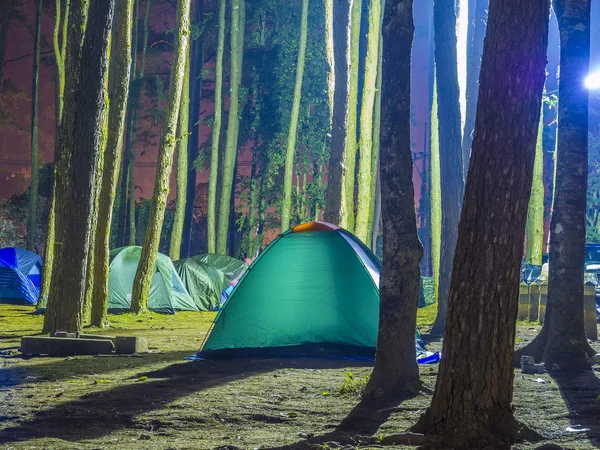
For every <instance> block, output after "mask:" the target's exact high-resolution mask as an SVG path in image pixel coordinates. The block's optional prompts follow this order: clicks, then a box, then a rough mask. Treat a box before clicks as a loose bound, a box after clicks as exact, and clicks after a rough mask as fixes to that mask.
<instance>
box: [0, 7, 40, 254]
mask: <svg viewBox="0 0 600 450" xmlns="http://www.w3.org/2000/svg"><path fill="white" fill-rule="evenodd" d="M8 3H10V2H8ZM41 16H42V0H38V1H37V2H36V9H35V35H34V38H33V78H32V82H31V188H30V189H29V214H28V217H27V250H29V251H32V252H33V251H35V231H36V228H37V200H38V186H39V182H40V171H39V167H38V155H39V153H38V87H39V78H40V36H41V20H40V19H41ZM0 64H1V62H0Z"/></svg>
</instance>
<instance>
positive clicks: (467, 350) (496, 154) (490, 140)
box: [415, 0, 550, 449]
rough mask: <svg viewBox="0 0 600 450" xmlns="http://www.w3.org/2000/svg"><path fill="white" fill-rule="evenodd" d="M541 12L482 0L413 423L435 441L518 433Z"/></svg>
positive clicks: (480, 441) (515, 0) (525, 2)
mask: <svg viewBox="0 0 600 450" xmlns="http://www.w3.org/2000/svg"><path fill="white" fill-rule="evenodd" d="M549 13H550V11H549V2H548V1H537V2H531V1H530V0H490V12H489V21H488V29H487V36H486V40H485V43H484V49H483V59H482V64H481V75H480V90H479V93H480V95H479V103H478V107H477V119H476V124H475V134H474V139H473V151H472V153H471V164H470V167H469V176H468V178H467V188H466V193H465V202H464V207H463V210H462V217H461V222H460V229H459V235H458V245H457V247H456V254H455V257H454V265H453V268H452V284H451V288H450V298H449V302H448V305H449V310H448V326H447V327H446V329H445V333H444V341H443V349H442V354H443V355H444V358H443V359H442V362H441V364H440V370H439V375H438V379H437V384H436V388H435V393H434V395H433V399H432V403H431V407H430V408H429V410H428V411H427V412H426V414H425V416H424V417H423V418H422V419H421V422H420V424H418V425H417V427H415V428H417V429H420V430H421V431H425V432H427V433H428V434H429V435H433V436H435V437H437V438H439V439H440V441H441V442H443V445H444V446H445V447H451V448H456V449H466V448H469V449H472V448H494V449H504V448H506V449H508V448H509V447H510V442H511V441H512V440H513V439H514V438H515V435H516V432H517V431H518V426H517V424H516V423H515V421H514V417H513V412H512V405H511V403H512V396H513V377H514V369H513V364H512V361H513V354H514V344H515V329H516V314H517V303H518V296H519V274H520V270H519V268H520V264H521V257H522V255H523V239H524V236H525V221H526V217H527V200H528V198H529V193H530V190H531V180H532V174H533V163H534V156H535V144H536V135H537V127H538V124H539V120H540V111H541V100H542V90H543V86H544V76H545V71H544V66H545V64H546V48H547V44H548V17H549ZM441 78H442V77H441V76H440V77H438V82H439V81H440V80H441ZM438 88H439V86H438ZM438 93H441V90H439V89H438ZM440 110H441V108H440ZM499 112H502V113H499ZM440 113H441V111H440ZM440 118H441V114H440ZM516 118H518V119H516ZM498 217H501V218H502V220H500V221H499V220H498ZM474 362H475V363H474Z"/></svg>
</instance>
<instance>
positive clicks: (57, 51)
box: [38, 0, 71, 308]
mask: <svg viewBox="0 0 600 450" xmlns="http://www.w3.org/2000/svg"><path fill="white" fill-rule="evenodd" d="M70 5H71V1H70V0H66V1H65V8H64V15H62V16H61V0H56V18H55V21H54V32H53V35H52V44H53V46H54V59H55V62H56V87H55V90H56V91H55V111H54V116H55V132H54V171H53V172H54V173H53V176H52V192H51V194H50V208H49V211H48V229H47V232H46V245H45V247H44V267H43V268H42V285H41V287H40V301H39V303H38V306H39V307H41V308H43V307H45V306H46V303H47V302H48V297H49V295H50V284H51V281H52V269H53V267H54V241H55V239H54V235H55V227H56V224H55V215H56V214H55V212H56V162H57V160H58V157H59V148H58V138H59V135H60V125H61V121H62V112H63V105H64V93H65V56H66V49H67V41H68V37H67V34H68V33H67V30H68V24H69V11H70ZM61 23H62V40H61V39H60V37H59V35H60V31H61Z"/></svg>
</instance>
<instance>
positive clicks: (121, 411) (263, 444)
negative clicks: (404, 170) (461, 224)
mask: <svg viewBox="0 0 600 450" xmlns="http://www.w3.org/2000/svg"><path fill="white" fill-rule="evenodd" d="M435 308H436V307H435V305H433V307H431V306H430V307H428V308H423V309H421V310H419V326H420V327H422V328H427V326H430V325H431V323H433V319H434V318H435ZM31 312H32V310H31V309H30V308H25V307H14V306H8V305H0V352H2V353H0V355H2V356H0V448H14V449H30V448H47V449H149V448H151V449H165V450H166V449H216V448H221V449H225V448H228V449H254V448H279V447H281V446H284V445H289V444H294V443H306V442H310V443H311V445H312V444H314V443H315V442H318V446H314V447H312V448H332V449H333V448H340V446H341V445H340V444H338V443H343V442H346V443H349V444H351V447H352V448H355V447H357V446H358V445H359V444H358V443H356V442H355V441H354V442H353V441H349V438H348V435H347V434H345V433H343V432H342V431H341V430H340V429H338V426H339V425H340V424H341V423H342V421H344V420H345V421H346V422H345V423H346V424H348V423H350V424H351V426H352V430H353V431H352V435H353V436H357V435H361V436H365V437H368V436H371V441H370V442H371V444H369V445H366V444H365V446H363V447H362V448H376V447H378V446H379V444H378V443H377V442H378V441H379V442H380V443H381V442H383V437H385V436H387V435H390V434H395V433H398V432H402V431H404V430H406V429H407V428H408V427H410V426H411V425H413V424H414V423H415V422H416V421H417V419H418V418H419V416H420V415H421V414H422V413H423V412H424V411H425V409H426V408H427V406H428V404H429V402H430V400H431V395H430V394H428V393H425V392H424V393H422V394H421V395H419V396H417V397H415V398H413V399H410V400H407V401H405V402H403V403H402V404H401V405H399V406H397V407H393V408H386V409H382V410H379V411H374V412H373V411H369V412H368V413H367V412H365V411H363V410H360V409H358V408H356V405H357V403H358V398H359V397H358V395H354V394H353V393H354V392H358V391H359V390H360V388H361V385H362V384H363V382H364V380H366V378H367V377H368V375H369V373H370V371H371V365H370V364H369V363H365V362H359V361H340V360H326V359H308V358H298V359H292V358H286V359H266V360H264V359H263V360H260V359H237V360H223V361H184V358H185V357H186V356H188V355H190V354H192V353H194V352H195V351H196V350H197V349H198V348H199V347H200V345H201V342H202V340H203V339H204V337H205V336H206V333H207V332H208V330H209V328H210V324H211V322H212V320H213V318H214V313H200V314H199V313H181V314H177V315H175V316H164V315H158V314H148V315H147V316H143V317H139V316H135V315H131V314H126V315H120V316H111V317H110V319H111V323H112V324H113V328H110V329H107V330H93V332H94V333H103V334H109V335H115V334H118V335H136V336H142V337H146V338H148V340H149V344H150V348H151V353H149V354H147V355H140V356H116V355H115V356H96V357H94V356H80V357H71V358H22V357H21V356H20V355H17V354H13V353H16V349H17V347H18V343H19V339H20V337H21V336H24V335H30V334H35V333H37V332H38V331H39V330H40V329H41V325H42V317H41V316H37V315H33V314H31ZM537 329H539V327H536V326H533V325H527V326H520V327H519V329H518V337H519V339H520V340H521V342H522V343H523V344H519V345H524V344H525V343H526V342H528V341H530V340H531V339H532V337H533V336H535V333H536V332H537ZM90 332H92V330H90ZM439 345H440V344H439V343H432V344H430V347H431V348H433V349H434V350H435V349H437V348H439ZM596 348H598V347H596ZM475 363H476V362H475ZM420 369H421V376H422V379H423V381H424V384H425V386H426V387H427V388H429V389H433V388H434V386H435V378H436V375H437V366H424V367H421V368H420ZM348 373H352V377H351V379H349V376H348ZM536 380H537V381H536ZM539 380H542V381H543V382H539ZM346 390H347V391H349V392H348V394H350V395H341V394H340V393H341V391H346ZM325 393H327V395H325ZM598 394H600V382H599V380H598V378H597V377H596V375H594V374H593V373H591V372H590V373H588V374H584V375H580V376H577V377H566V376H562V377H554V378H553V377H550V376H549V375H539V376H538V375H522V374H521V373H520V372H518V371H517V372H515V400H514V404H515V413H516V415H517V418H518V419H520V420H521V421H523V422H524V423H525V424H527V425H529V426H530V427H532V428H534V429H535V430H537V431H539V432H540V433H542V435H543V436H545V438H546V443H550V442H552V443H555V444H558V445H561V446H565V447H568V448H577V449H592V448H597V447H598V446H599V445H600V424H599V422H598V417H600V403H598V402H597V401H596V397H597V396H598ZM350 419H351V420H350ZM578 424H579V425H582V426H585V427H588V428H591V432H586V433H567V432H565V429H566V428H567V427H568V426H571V425H578ZM360 439H366V438H360ZM363 442H364V441H363ZM4 444H6V447H3V445H4ZM539 445H541V444H537V445H533V444H527V443H525V444H520V445H519V446H518V448H521V449H533V448H535V447H537V446H539ZM351 447H347V448H351ZM306 448H308V444H307V445H306ZM388 448H389V447H388Z"/></svg>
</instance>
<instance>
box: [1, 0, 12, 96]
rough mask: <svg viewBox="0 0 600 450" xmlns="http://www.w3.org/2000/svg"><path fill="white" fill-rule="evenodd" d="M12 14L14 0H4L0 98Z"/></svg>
mask: <svg viewBox="0 0 600 450" xmlns="http://www.w3.org/2000/svg"><path fill="white" fill-rule="evenodd" d="M11 16H12V0H4V8H3V11H2V29H1V30H0V99H2V88H3V87H4V58H5V56H6V44H7V41H8V27H9V25H10V19H11Z"/></svg>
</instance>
